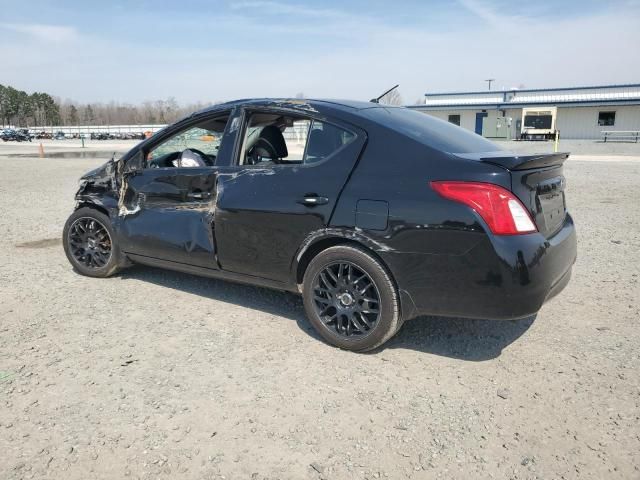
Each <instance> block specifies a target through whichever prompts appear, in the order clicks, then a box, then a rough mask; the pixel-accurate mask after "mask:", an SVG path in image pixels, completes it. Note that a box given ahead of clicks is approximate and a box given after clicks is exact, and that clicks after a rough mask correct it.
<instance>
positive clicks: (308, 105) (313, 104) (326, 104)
mask: <svg viewBox="0 0 640 480" xmlns="http://www.w3.org/2000/svg"><path fill="white" fill-rule="evenodd" d="M238 105H252V106H256V107H282V108H294V109H299V110H309V111H314V110H317V108H318V107H320V108H323V109H333V110H342V111H351V112H354V111H357V110H365V109H370V108H383V107H384V108H388V107H391V106H390V105H384V104H377V103H373V102H363V101H358V100H339V99H312V98H245V99H241V100H233V101H230V102H225V103H218V104H216V105H212V106H210V107H207V108H205V109H203V110H200V111H199V112H197V113H206V112H214V111H216V110H223V109H226V108H231V107H235V106H238Z"/></svg>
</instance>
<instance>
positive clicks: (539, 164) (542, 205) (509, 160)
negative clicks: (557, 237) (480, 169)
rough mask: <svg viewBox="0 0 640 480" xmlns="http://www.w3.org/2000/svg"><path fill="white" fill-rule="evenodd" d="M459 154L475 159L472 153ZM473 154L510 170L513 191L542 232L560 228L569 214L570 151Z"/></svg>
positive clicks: (480, 159)
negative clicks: (565, 171) (566, 173)
mask: <svg viewBox="0 0 640 480" xmlns="http://www.w3.org/2000/svg"><path fill="white" fill-rule="evenodd" d="M459 156H462V157H465V158H470V159H471V155H459ZM473 157H474V158H473V159H474V160H477V161H481V162H483V163H490V164H493V165H497V166H500V167H502V168H505V169H507V170H508V171H509V173H510V174H511V191H512V192H513V193H514V194H515V195H516V196H517V197H518V199H520V201H521V202H522V204H523V205H524V206H525V208H526V209H527V210H528V211H529V213H530V214H531V218H533V221H534V222H535V224H536V226H537V227H538V231H539V232H540V233H541V234H542V235H544V236H545V237H546V238H549V237H551V236H553V235H554V234H555V233H556V232H557V231H558V230H560V228H561V227H562V225H563V224H564V220H565V218H566V216H567V206H566V200H565V186H566V181H565V178H564V175H563V164H564V162H565V160H566V159H567V158H568V157H569V154H568V153H549V154H538V155H516V154H511V153H508V152H491V153H481V154H475V155H473Z"/></svg>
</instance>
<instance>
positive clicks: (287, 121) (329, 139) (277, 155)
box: [239, 113, 356, 166]
mask: <svg viewBox="0 0 640 480" xmlns="http://www.w3.org/2000/svg"><path fill="white" fill-rule="evenodd" d="M355 137H356V136H355V134H353V133H351V132H349V131H347V130H344V129H342V128H340V127H336V126H335V125H332V124H330V123H326V122H321V121H318V120H312V119H310V118H306V117H299V116H286V115H280V114H272V113H253V114H251V116H250V117H249V122H248V124H247V129H246V133H245V138H244V142H243V147H242V154H241V157H240V161H239V164H240V165H262V166H267V165H283V166H284V165H301V164H305V165H306V164H313V163H318V162H320V161H322V160H324V159H325V158H327V157H328V156H330V155H331V154H333V153H334V152H335V151H337V150H338V149H340V148H341V147H342V146H343V145H346V144H347V143H349V142H351V141H352V140H353V139H354V138H355Z"/></svg>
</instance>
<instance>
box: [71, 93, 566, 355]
mask: <svg viewBox="0 0 640 480" xmlns="http://www.w3.org/2000/svg"><path fill="white" fill-rule="evenodd" d="M567 156H568V155H567V154H546V155H532V156H520V155H516V154H513V153H509V152H506V151H501V150H500V149H499V148H498V147H497V146H496V145H494V144H493V143H491V142H489V141H487V140H486V139H484V138H482V137H480V136H478V135H476V134H473V133H470V132H467V131H465V130H463V129H461V128H458V127H456V126H454V125H451V124H449V123H447V122H443V121H440V120H438V119H435V118H434V117H431V116H427V115H424V114H422V113H419V112H416V111H414V110H411V109H407V108H402V107H390V106H384V105H378V104H374V103H363V102H348V101H345V102H337V101H322V100H269V99H266V100H265V99H263V100H245V101H238V102H230V103H225V104H221V105H216V106H214V107H211V108H208V109H206V110H203V111H200V112H197V113H195V114H193V115H191V116H189V117H188V118H185V119H183V120H181V121H179V122H177V123H175V124H174V125H171V126H170V127H167V128H166V129H164V130H162V131H160V132H158V133H156V134H155V135H154V136H152V137H151V138H148V139H147V140H145V141H143V142H141V143H139V144H138V145H136V146H135V147H134V148H132V149H131V150H130V151H129V152H128V153H127V154H125V155H124V156H123V157H122V158H120V159H118V160H112V161H110V162H108V163H106V164H105V165H103V166H102V167H100V168H98V169H96V170H94V171H92V172H89V173H87V174H86V175H85V176H83V177H82V179H81V181H80V188H79V190H78V192H77V194H76V199H77V206H76V210H75V211H74V212H73V213H72V215H71V216H70V217H69V219H68V220H67V222H66V224H65V227H64V233H63V245H64V249H65V253H66V255H67V257H68V259H69V261H70V262H71V264H72V266H73V267H74V268H75V270H76V271H78V272H79V273H81V274H83V275H87V276H91V277H108V276H110V275H113V274H115V273H116V272H118V270H120V269H122V268H124V267H126V266H128V265H131V264H132V263H140V264H145V265H153V266H159V267H164V268H169V269H174V270H179V271H183V272H189V273H193V274H197V275H204V276H209V277H218V278H223V279H228V280H232V281H238V282H245V283H249V284H254V285H260V286H265V287H271V288H276V289H280V290H286V291H291V292H299V293H301V294H302V296H303V301H304V306H305V310H306V313H307V315H308V318H309V320H310V322H311V324H312V325H313V326H314V327H315V328H316V329H317V331H318V332H319V334H320V335H321V336H322V337H323V338H324V339H325V340H326V341H328V342H329V343H331V344H332V345H335V346H338V347H340V348H343V349H349V350H354V351H367V350H371V349H374V348H376V347H378V346H380V345H382V344H383V343H384V342H386V341H387V340H388V339H389V338H391V337H392V336H393V335H394V334H395V333H396V332H397V330H398V329H399V328H400V326H401V325H402V323H403V322H404V321H407V320H409V319H411V318H414V317H417V316H419V315H439V316H451V317H468V318H485V319H496V320H499V319H518V318H524V317H528V316H531V315H533V314H535V313H536V312H538V310H539V309H540V308H541V306H542V304H543V303H544V302H545V301H546V300H547V299H549V298H550V297H552V296H553V295H555V294H557V293H558V292H559V291H560V290H562V289H563V288H564V286H565V285H566V284H567V282H568V281H569V278H570V275H571V269H572V265H573V263H574V261H575V259H576V251H577V246H576V233H575V228H574V224H573V220H572V218H571V216H570V215H569V213H568V212H567V208H566V202H565V178H564V176H563V162H564V161H565V159H566V158H567ZM256 328H267V327H266V326H256Z"/></svg>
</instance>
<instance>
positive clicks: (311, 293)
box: [303, 245, 400, 352]
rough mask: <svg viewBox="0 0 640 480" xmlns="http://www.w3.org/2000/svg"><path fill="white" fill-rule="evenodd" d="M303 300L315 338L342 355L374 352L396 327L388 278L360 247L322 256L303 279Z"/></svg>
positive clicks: (396, 309) (394, 299)
mask: <svg viewBox="0 0 640 480" xmlns="http://www.w3.org/2000/svg"><path fill="white" fill-rule="evenodd" d="M303 298H304V306H305V310H306V312H307V316H308V317H309V320H310V321H311V324H312V325H313V326H314V327H315V329H316V330H317V331H318V333H319V334H320V335H321V336H322V337H323V338H324V339H325V340H326V341H327V342H329V343H331V344H332V345H335V346H337V347H340V348H343V349H346V350H353V351H358V352H365V351H368V350H372V349H374V348H376V347H378V346H380V345H382V344H383V343H384V342H386V341H387V340H388V339H389V338H391V337H392V336H393V335H394V334H395V333H396V332H397V330H398V328H399V327H400V320H399V318H400V311H399V303H398V294H397V292H396V288H395V286H394V284H393V281H392V280H391V275H390V274H389V273H388V272H387V270H386V269H385V268H384V266H383V265H382V264H381V263H380V262H379V261H378V260H377V259H376V258H375V257H373V256H372V255H371V254H369V253H368V252H366V251H365V250H363V249H361V248H358V247H352V246H347V245H339V246H336V247H331V248H328V249H326V250H324V251H322V252H320V253H319V254H318V255H317V256H316V257H315V258H314V259H313V260H312V261H311V262H310V263H309V266H308V267H307V270H306V272H305V274H304V280H303Z"/></svg>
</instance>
